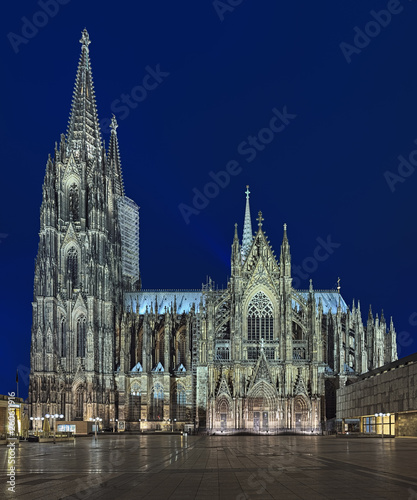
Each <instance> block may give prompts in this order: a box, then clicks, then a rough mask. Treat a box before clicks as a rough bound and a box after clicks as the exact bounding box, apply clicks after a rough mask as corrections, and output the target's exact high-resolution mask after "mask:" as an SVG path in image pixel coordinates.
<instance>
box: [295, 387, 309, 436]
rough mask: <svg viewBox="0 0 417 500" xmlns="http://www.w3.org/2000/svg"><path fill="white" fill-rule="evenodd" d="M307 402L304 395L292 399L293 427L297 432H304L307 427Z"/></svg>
mask: <svg viewBox="0 0 417 500" xmlns="http://www.w3.org/2000/svg"><path fill="white" fill-rule="evenodd" d="M308 426H309V425H308V403H307V401H306V398H305V397H304V396H301V395H298V396H296V397H295V399H294V427H295V430H296V431H297V432H305V431H306V430H307V428H308Z"/></svg>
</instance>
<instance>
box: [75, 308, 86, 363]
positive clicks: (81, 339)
mask: <svg viewBox="0 0 417 500" xmlns="http://www.w3.org/2000/svg"><path fill="white" fill-rule="evenodd" d="M85 344H86V320H85V316H80V317H79V318H78V320H77V356H78V357H79V358H84V357H85Z"/></svg>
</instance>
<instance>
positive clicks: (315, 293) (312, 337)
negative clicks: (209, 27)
mask: <svg viewBox="0 0 417 500" xmlns="http://www.w3.org/2000/svg"><path fill="white" fill-rule="evenodd" d="M80 42H81V56H80V60H79V65H78V69H77V75H76V80H75V89H74V95H73V101H72V106H71V111H70V119H69V124H68V129H67V133H66V134H65V135H64V134H62V135H61V139H60V142H59V144H58V143H56V145H55V151H54V154H53V156H49V157H48V160H47V164H46V171H45V178H44V183H43V195H42V205H41V209H40V232H39V247H38V253H37V258H36V265H35V278H34V297H33V302H32V308H33V322H32V336H31V373H30V386H29V403H30V415H31V416H32V417H34V418H36V417H41V416H44V415H45V414H46V413H49V414H55V413H58V414H63V415H64V416H65V420H66V421H70V422H73V421H80V420H84V421H86V420H89V419H91V418H101V419H102V420H103V427H104V428H106V427H110V428H111V427H113V428H114V426H117V429H118V430H119V431H120V432H122V431H126V432H129V431H131V432H132V431H149V432H151V431H164V430H186V431H190V432H202V431H204V432H208V433H218V434H221V433H224V434H230V433H235V432H236V433H237V432H239V433H245V432H247V433H255V434H257V433H258V434H262V433H271V434H279V433H309V434H311V433H316V434H318V433H321V432H322V431H323V430H325V429H326V428H327V424H328V423H329V421H332V419H334V417H335V413H336V407H335V405H336V390H337V389H338V388H339V387H343V386H345V385H347V384H349V383H350V382H351V381H353V380H355V379H356V377H357V376H358V375H360V374H362V373H364V372H367V371H369V370H372V369H374V368H377V367H380V366H382V365H384V364H386V363H390V362H392V361H394V360H396V359H397V350H396V333H395V329H394V326H393V322H392V319H391V321H390V322H389V324H388V323H387V321H386V320H385V318H384V315H383V313H382V315H381V317H378V315H376V317H374V316H373V314H372V311H371V310H369V313H368V318H367V322H366V324H364V322H363V321H362V313H361V308H360V304H359V302H358V303H357V304H356V305H355V304H353V305H352V307H351V308H350V307H348V306H347V304H346V302H345V301H344V300H343V298H342V296H341V294H340V287H338V288H337V289H336V290H315V289H314V288H313V284H312V282H311V281H310V287H309V289H308V290H296V289H294V288H293V286H292V278H291V253H290V244H289V240H288V235H287V227H286V225H285V224H284V226H283V237H282V244H281V248H280V253H279V256H276V255H275V253H274V251H273V249H272V247H271V244H270V242H269V241H268V238H267V237H266V234H265V232H264V225H263V223H264V219H263V217H262V213H261V212H259V214H258V218H257V228H255V230H253V229H252V218H251V211H250V200H249V195H250V192H249V189H248V188H247V189H246V207H245V213H244V226H243V234H242V239H240V238H239V234H238V229H237V225H235V229H234V238H233V241H232V245H231V272H230V278H229V280H228V283H227V288H224V289H219V288H217V287H216V286H215V284H214V283H213V282H212V281H211V280H210V279H208V281H207V283H206V284H205V285H203V286H202V288H201V289H194V290H152V289H145V288H142V283H141V277H140V270H139V208H138V206H137V204H136V203H135V202H134V201H133V200H131V199H130V198H128V197H127V196H126V194H125V189H124V184H123V179H122V171H121V161H120V154H119V147H118V139H117V122H116V119H115V118H114V117H113V119H112V122H111V135H110V142H109V145H108V148H107V150H106V149H105V147H104V145H103V141H102V138H101V133H100V127H99V121H98V115H97V108H96V101H95V94H94V86H93V78H92V72H91V63H90V55H89V44H90V40H89V36H88V33H87V31H86V30H84V31H83V32H82V37H81V40H80ZM242 201H243V200H242ZM242 209H243V204H242ZM237 215H238V214H237ZM242 215H243V210H242ZM231 229H233V228H231ZM231 234H233V230H232V231H231Z"/></svg>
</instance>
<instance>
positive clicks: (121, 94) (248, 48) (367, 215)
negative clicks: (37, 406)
mask: <svg viewBox="0 0 417 500" xmlns="http://www.w3.org/2000/svg"><path fill="white" fill-rule="evenodd" d="M229 2H230V3H228V2H227V0H225V1H224V2H221V1H217V2H213V1H212V0H205V1H195V0H192V1H191V0H188V1H182V2H172V1H156V0H155V1H152V2H144V1H139V2H135V3H133V2H128V1H125V0H118V2H103V1H101V2H97V1H89V2H82V1H81V0H70V1H69V0H60V2H59V3H57V2H56V1H53V0H45V2H44V3H43V2H42V0H41V1H39V2H35V1H19V2H8V3H7V4H5V5H3V11H2V16H1V18H0V26H1V29H0V34H1V45H0V46H1V49H0V50H1V58H2V62H3V64H2V78H1V90H2V93H1V94H2V98H1V100H0V106H1V122H0V124H1V159H2V170H1V171H2V177H1V179H2V180H1V186H2V190H1V193H2V196H1V198H0V280H1V287H0V293H1V296H0V328H1V340H2V342H1V354H2V355H1V359H0V361H1V362H0V394H7V392H8V391H12V390H14V389H15V387H16V384H15V374H16V368H17V367H19V371H20V384H19V386H20V395H21V396H24V397H26V396H27V390H28V372H29V353H30V330H31V314H32V313H31V301H32V293H33V274H34V259H35V256H36V252H37V245H38V231H39V208H40V204H41V195H42V182H43V177H44V173H45V164H46V160H47V157H48V154H49V153H51V154H53V151H54V143H55V141H59V138H60V134H61V133H65V132H66V127H67V121H68V118H69V112H70V106H71V99H72V92H73V87H74V81H75V74H76V69H77V65H78V59H79V55H80V49H81V46H80V43H79V39H80V37H81V31H82V29H83V28H85V27H86V28H87V29H88V31H89V34H90V39H91V42H92V43H91V45H90V56H91V61H92V70H93V77H94V84H95V91H96V98H97V106H98V114H99V119H100V121H101V124H102V131H103V139H104V140H105V141H106V144H107V143H108V138H109V133H108V132H109V129H108V118H110V117H111V114H112V112H113V113H114V114H115V115H116V118H117V120H118V122H119V128H118V136H119V145H120V153H121V160H122V168H123V176H124V182H125V190H126V194H127V196H129V197H131V198H132V199H134V200H135V201H136V202H137V203H138V205H139V206H140V268H141V274H142V284H143V287H144V288H171V289H172V288H200V287H201V284H202V283H203V282H205V281H206V276H207V275H209V276H211V277H212V279H213V280H215V282H216V283H217V284H218V285H219V286H222V285H226V283H227V278H228V275H229V273H230V252H231V244H232V239H233V233H234V224H235V222H237V223H238V227H239V234H240V236H241V232H242V226H243V218H244V208H245V194H244V192H245V189H246V184H249V185H250V191H251V198H250V202H251V212H252V224H253V228H254V230H256V228H257V222H256V218H257V214H258V211H259V210H262V213H263V218H264V222H263V225H264V229H265V231H266V232H267V235H268V236H269V238H270V241H271V244H272V247H273V248H274V249H275V251H276V253H277V254H279V249H280V244H281V240H282V227H283V223H287V224H288V237H289V242H290V245H291V253H292V262H293V266H299V268H298V269H299V271H297V272H298V275H297V276H294V278H295V280H294V282H295V284H296V285H297V286H298V287H299V288H307V287H308V280H309V279H310V278H311V279H312V280H313V285H314V287H315V288H317V289H329V288H334V287H335V286H336V282H337V278H338V277H339V276H340V278H341V292H342V295H343V297H344V299H345V300H346V302H347V303H348V304H349V305H351V304H352V300H353V299H355V301H356V300H357V299H359V300H360V301H361V308H362V315H363V318H364V320H365V321H366V318H367V314H368V308H369V304H372V310H373V313H374V314H375V313H377V312H378V313H379V314H380V313H381V309H384V314H385V316H386V317H387V319H388V321H389V317H390V316H393V319H394V324H395V326H396V329H397V334H398V352H399V357H402V356H405V355H407V354H411V353H413V352H415V351H416V350H417V302H416V297H417V292H416V282H417V256H416V243H417V226H416V224H415V220H416V213H417V207H416V193H417V173H415V172H414V168H415V166H416V165H417V141H416V143H414V141H415V140H416V139H417V119H416V116H417V92H416V89H417V51H416V47H417V30H416V29H415V26H416V22H415V20H416V16H417V2H413V1H409V0H401V1H400V0H398V1H397V0H394V1H392V0H391V1H388V2H387V1H386V0H384V1H378V0H373V1H361V2H350V1H346V0H339V1H336V2H325V4H326V5H321V2H307V1H305V2H255V1H254V0H243V1H241V2H239V1H238V0H229ZM353 3H355V4H356V5H352V4H353ZM42 5H44V8H45V9H46V10H48V11H49V13H48V14H45V13H44V12H45V10H43V9H42ZM42 12H43V14H42ZM33 23H35V25H33ZM36 25H37V26H38V27H37V26H36ZM367 33H368V34H367ZM341 44H342V45H341ZM147 75H151V77H147ZM152 75H153V76H152ZM156 83H157V85H156ZM144 84H146V85H147V86H148V87H149V88H150V89H149V90H145V89H144V87H143V85H144ZM151 87H152V88H151ZM123 101H125V102H123ZM274 117H277V118H276V120H273V118H274ZM271 127H273V129H275V130H272V129H271ZM401 155H402V158H403V160H400V159H399V156H401ZM400 161H401V163H402V165H401V167H400V168H399V164H400ZM413 162H414V165H413ZM227 168H228V169H229V171H231V172H232V173H233V174H234V175H231V176H230V178H229V179H227V176H225V175H224V174H219V172H220V171H225V170H226V169H227ZM228 175H229V174H228ZM213 176H214V177H216V178H217V179H218V181H219V182H220V183H221V184H222V186H221V187H218V188H216V186H215V185H214V184H210V183H212V182H214V181H213ZM196 190H197V191H198V192H201V193H204V192H206V194H208V195H209V196H210V198H208V199H206V201H204V199H201V198H200V199H197V198H198V196H197V198H196V199H195V200H194V197H195V196H196V195H195V193H196V192H197V191H196ZM186 206H187V207H186ZM179 207H180V208H181V210H180V208H179ZM184 213H185V215H184ZM187 214H188V215H187ZM187 222H188V223H187ZM323 242H325V243H324V245H325V247H326V246H327V250H323ZM318 246H321V247H322V249H321V250H320V252H319V254H320V255H321V256H323V255H327V257H326V258H321V260H320V261H318V260H317V259H315V257H314V256H315V255H317V250H316V249H317V247H318ZM326 252H327V253H326Z"/></svg>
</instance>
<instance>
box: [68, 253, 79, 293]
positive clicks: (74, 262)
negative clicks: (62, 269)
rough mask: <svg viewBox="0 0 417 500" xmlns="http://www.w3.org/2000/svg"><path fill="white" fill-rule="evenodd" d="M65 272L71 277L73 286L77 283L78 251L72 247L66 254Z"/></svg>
mask: <svg viewBox="0 0 417 500" xmlns="http://www.w3.org/2000/svg"><path fill="white" fill-rule="evenodd" d="M67 273H68V277H69V278H71V281H72V286H73V288H76V287H77V284H78V252H77V250H76V249H75V248H74V247H71V248H70V249H69V251H68V254H67Z"/></svg>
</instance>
